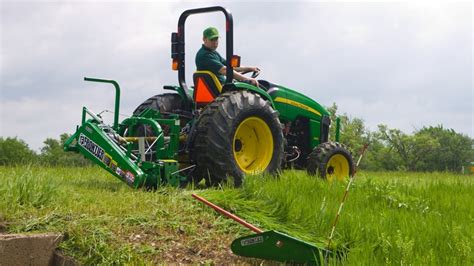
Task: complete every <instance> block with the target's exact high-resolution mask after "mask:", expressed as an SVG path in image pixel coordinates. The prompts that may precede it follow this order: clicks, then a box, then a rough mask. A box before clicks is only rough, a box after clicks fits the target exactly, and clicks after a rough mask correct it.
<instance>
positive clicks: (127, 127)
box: [64, 78, 186, 188]
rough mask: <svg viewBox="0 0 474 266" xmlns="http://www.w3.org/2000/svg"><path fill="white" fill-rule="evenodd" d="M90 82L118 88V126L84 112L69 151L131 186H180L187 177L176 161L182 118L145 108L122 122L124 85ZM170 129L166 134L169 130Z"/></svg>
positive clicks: (104, 81)
mask: <svg viewBox="0 0 474 266" xmlns="http://www.w3.org/2000/svg"><path fill="white" fill-rule="evenodd" d="M84 80H86V81H92V82H102V83H110V84H113V85H114V86H115V90H116V94H115V111H114V125H113V126H109V125H106V124H105V123H104V122H103V120H102V118H101V117H100V115H96V114H94V113H92V112H91V111H89V110H88V109H87V108H86V107H83V110H82V122H81V125H80V126H78V127H77V130H76V132H75V133H74V134H73V135H72V136H71V137H70V138H69V139H68V140H67V141H66V143H65V145H64V149H65V150H66V151H73V152H78V153H80V154H82V155H84V156H85V157H86V158H88V159H90V160H92V161H93V162H94V163H95V164H97V165H99V166H100V167H102V168H104V169H105V170H107V171H108V172H109V173H111V174H112V175H114V176H116V177H117V178H119V179H120V180H122V181H124V182H125V183H127V184H128V185H129V186H131V187H134V188H138V187H141V186H146V187H149V188H153V187H157V186H160V185H161V184H164V183H166V184H170V185H172V186H179V185H180V184H181V183H182V182H184V181H185V180H186V177H183V176H181V175H179V172H180V171H179V169H178V167H179V165H178V161H177V160H175V159H176V156H177V153H178V145H179V131H180V126H179V119H174V118H175V117H173V116H171V118H167V119H163V118H162V117H161V115H160V113H159V112H157V111H155V110H152V109H145V110H144V111H143V112H141V113H140V114H139V115H137V116H135V115H134V116H131V117H129V118H126V119H125V120H123V121H122V123H120V124H119V123H118V114H119V103H120V86H119V85H118V83H117V82H115V81H113V80H103V79H95V78H84ZM163 128H166V131H167V132H166V135H165V130H163Z"/></svg>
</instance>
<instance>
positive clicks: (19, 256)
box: [0, 233, 63, 266]
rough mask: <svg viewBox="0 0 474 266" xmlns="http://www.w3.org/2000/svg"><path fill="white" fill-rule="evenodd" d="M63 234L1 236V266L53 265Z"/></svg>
mask: <svg viewBox="0 0 474 266" xmlns="http://www.w3.org/2000/svg"><path fill="white" fill-rule="evenodd" d="M62 239H63V236H62V235H61V234H54V233H47V234H0V266H7V265H8V266H10V265H52V264H53V263H54V260H53V258H54V252H55V250H56V247H57V245H58V244H59V242H61V240H62Z"/></svg>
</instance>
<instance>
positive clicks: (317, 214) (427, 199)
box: [201, 171, 474, 265]
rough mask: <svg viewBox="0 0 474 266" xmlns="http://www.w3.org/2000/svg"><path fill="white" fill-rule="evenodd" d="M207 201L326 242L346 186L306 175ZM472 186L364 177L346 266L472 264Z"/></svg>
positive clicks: (407, 176) (440, 178) (349, 230)
mask: <svg viewBox="0 0 474 266" xmlns="http://www.w3.org/2000/svg"><path fill="white" fill-rule="evenodd" d="M247 181H248V182H247V183H246V184H245V186H244V188H243V189H242V190H235V189H230V188H227V189H224V190H209V191H204V192H202V193H201V194H203V195H205V196H206V197H207V198H209V199H210V200H212V201H214V202H216V203H218V204H220V205H223V206H225V207H226V208H227V209H230V210H232V211H234V212H236V213H237V214H239V215H241V216H242V217H244V218H246V219H248V220H250V221H252V222H254V223H256V224H257V225H259V226H262V227H263V228H265V229H267V230H269V229H276V230H280V231H284V232H286V233H288V234H290V235H294V236H297V237H299V238H301V239H303V240H306V241H310V242H313V243H315V244H318V245H323V246H324V245H325V243H327V239H328V235H329V232H330V230H331V225H332V222H333V220H334V217H335V215H336V212H337V209H338V207H339V203H340V201H341V198H342V196H343V193H344V190H345V186H346V183H344V182H342V183H341V182H335V183H328V182H325V181H322V180H318V179H315V178H312V177H309V176H307V175H306V174H305V173H303V172H296V171H295V172H286V173H285V174H283V175H282V176H280V177H279V178H277V179H275V178H272V177H268V176H264V177H258V176H255V177H251V178H249V179H247ZM473 191H474V182H473V178H472V177H470V176H457V175H454V174H447V173H433V174H417V173H362V174H361V175H360V176H359V177H357V178H356V182H355V183H354V185H353V187H352V188H351V191H350V192H349V197H348V199H347V202H346V204H345V205H344V209H343V213H342V216H341V218H340V223H339V225H338V227H337V230H336V236H335V242H336V245H337V248H339V249H341V248H342V249H345V250H347V256H346V257H345V258H344V260H343V261H332V262H331V263H335V264H338V263H344V264H365V265H374V264H376V265H378V264H415V265H426V264H435V265H473V263H474V255H473V252H474V208H473V207H472V200H473V199H474V198H473V195H474V194H473V193H474V192H473Z"/></svg>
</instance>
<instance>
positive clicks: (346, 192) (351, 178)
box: [326, 144, 369, 265]
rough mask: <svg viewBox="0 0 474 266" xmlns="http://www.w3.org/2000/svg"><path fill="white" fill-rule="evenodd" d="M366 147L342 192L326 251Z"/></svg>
mask: <svg viewBox="0 0 474 266" xmlns="http://www.w3.org/2000/svg"><path fill="white" fill-rule="evenodd" d="M368 146H369V144H364V146H363V147H362V150H361V152H360V156H359V159H358V160H357V164H356V167H355V169H354V173H353V174H352V175H351V177H350V179H349V183H347V187H346V191H344V196H343V197H342V201H341V204H340V205H339V209H338V210H337V214H336V218H335V219H334V223H333V225H332V229H331V234H329V239H328V245H327V250H329V249H330V246H331V241H332V238H333V236H334V232H335V231H336V225H337V222H338V221H339V216H340V215H341V212H342V207H343V206H344V202H345V201H346V198H347V195H348V194H349V188H350V187H351V185H352V182H353V181H354V179H355V175H356V173H357V169H358V168H359V164H360V161H361V160H362V156H364V153H365V151H366V150H367V147H368ZM327 256H328V253H326V265H327V259H328V257H327Z"/></svg>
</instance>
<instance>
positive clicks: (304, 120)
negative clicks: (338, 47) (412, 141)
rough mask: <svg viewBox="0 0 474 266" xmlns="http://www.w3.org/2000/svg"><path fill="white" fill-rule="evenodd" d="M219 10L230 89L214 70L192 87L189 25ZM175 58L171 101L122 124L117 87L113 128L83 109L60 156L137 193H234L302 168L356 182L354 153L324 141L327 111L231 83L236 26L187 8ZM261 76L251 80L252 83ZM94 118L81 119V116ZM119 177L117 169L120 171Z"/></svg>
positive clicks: (267, 87) (267, 88) (155, 101)
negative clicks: (200, 188) (76, 155)
mask: <svg viewBox="0 0 474 266" xmlns="http://www.w3.org/2000/svg"><path fill="white" fill-rule="evenodd" d="M208 12H223V13H224V15H225V19H226V58H227V64H226V68H227V73H226V82H225V83H224V84H223V85H222V84H221V83H220V82H219V81H218V79H217V77H216V76H215V75H214V74H213V73H212V72H210V71H197V72H195V73H194V75H193V81H194V86H188V85H187V83H186V79H185V45H184V43H185V42H184V40H185V22H186V19H187V17H188V16H190V15H194V14H199V13H208ZM171 57H172V66H173V69H174V70H177V71H178V81H179V85H177V86H164V89H165V90H171V91H173V92H172V93H165V94H159V95H155V96H153V97H151V98H149V99H147V100H146V101H145V102H143V103H142V104H141V105H139V106H138V107H137V108H136V109H135V111H134V112H133V116H132V117H130V118H127V119H125V120H124V121H123V122H122V123H120V124H119V123H118V111H119V101H120V97H119V95H120V88H119V86H118V84H117V83H116V82H115V81H111V80H101V79H91V78H86V80H88V81H97V82H108V83H112V84H113V85H114V86H115V88H116V90H117V93H116V106H115V117H114V125H113V126H107V125H105V124H104V123H103V122H102V119H101V117H99V116H98V115H94V114H93V113H91V112H90V111H89V110H88V109H87V108H85V107H84V110H83V119H82V125H81V126H78V129H77V131H76V133H75V134H74V135H73V136H72V137H71V138H70V139H69V140H68V141H67V142H66V144H65V150H69V151H75V152H80V153H82V154H84V155H85V156H86V157H88V158H90V159H91V160H93V161H94V162H96V163H97V164H99V165H100V166H102V167H103V168H104V169H106V170H108V171H109V172H110V173H112V174H114V175H115V176H117V177H119V178H121V179H122V180H123V181H125V182H127V183H128V184H129V185H131V186H133V187H139V186H142V185H146V186H155V187H156V186H159V185H160V184H164V183H168V184H171V185H182V184H185V183H187V182H189V181H192V182H195V183H198V182H201V181H202V179H205V180H206V183H207V184H208V185H215V184H218V183H220V182H222V181H225V180H227V178H228V177H231V178H232V180H233V183H234V185H235V186H240V185H241V184H242V182H243V180H244V177H245V175H249V174H259V173H263V172H267V173H271V174H278V173H279V172H280V171H281V170H282V169H285V168H296V169H306V170H307V172H308V173H309V174H311V175H318V176H320V177H322V178H326V179H344V178H346V177H348V176H350V175H352V174H353V171H354V163H353V159H352V155H351V153H350V152H349V151H348V149H346V148H345V146H344V145H343V144H341V143H339V142H338V141H339V120H337V121H336V122H337V123H336V136H335V141H330V140H329V126H330V123H331V120H330V118H329V112H328V111H327V110H326V109H325V108H323V107H322V106H321V105H320V104H318V103H317V102H316V101H314V100H312V99H310V98H309V97H307V96H305V95H303V94H301V93H298V92H297V91H295V90H292V89H289V88H287V87H285V86H282V85H277V84H274V83H272V82H269V81H265V80H259V83H260V86H259V87H256V86H253V85H250V84H247V83H243V82H236V81H234V80H233V78H232V77H233V75H232V73H233V72H232V70H233V68H234V67H238V66H239V65H240V57H239V56H236V55H234V53H233V19H232V14H231V13H230V12H229V10H227V9H225V8H223V7H218V6H217V7H207V8H198V9H191V10H186V11H185V12H183V13H182V14H181V16H180V18H179V21H178V31H177V32H175V33H172V35H171ZM258 74H259V73H255V72H254V73H252V77H254V78H255V77H256V76H258ZM88 115H89V116H90V117H91V118H90V119H89V120H87V119H86V117H87V116H88ZM117 168H118V169H119V171H118V170H117Z"/></svg>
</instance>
